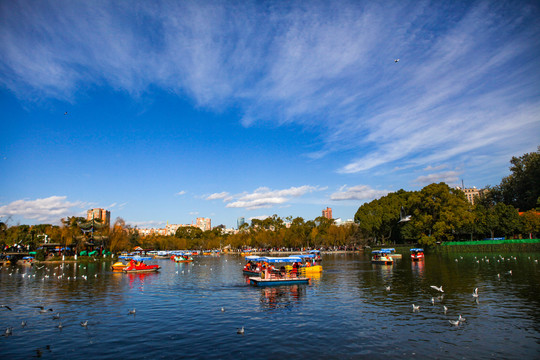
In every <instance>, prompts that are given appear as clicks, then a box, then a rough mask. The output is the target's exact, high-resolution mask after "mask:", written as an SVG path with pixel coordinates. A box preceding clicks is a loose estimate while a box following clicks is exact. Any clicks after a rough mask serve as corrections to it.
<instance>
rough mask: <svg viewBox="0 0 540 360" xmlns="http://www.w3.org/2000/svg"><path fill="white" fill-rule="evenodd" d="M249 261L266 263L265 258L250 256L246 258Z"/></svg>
mask: <svg viewBox="0 0 540 360" xmlns="http://www.w3.org/2000/svg"><path fill="white" fill-rule="evenodd" d="M244 259H246V260H247V261H264V256H258V255H248V256H246V257H244Z"/></svg>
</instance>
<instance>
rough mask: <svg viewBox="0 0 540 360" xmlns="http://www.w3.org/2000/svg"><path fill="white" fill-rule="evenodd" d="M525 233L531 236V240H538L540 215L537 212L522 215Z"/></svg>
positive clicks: (532, 211)
mask: <svg viewBox="0 0 540 360" xmlns="http://www.w3.org/2000/svg"><path fill="white" fill-rule="evenodd" d="M521 224H522V229H523V231H524V232H525V233H526V234H527V235H529V239H533V237H534V238H536V235H537V234H538V233H539V232H540V214H539V213H538V212H537V211H536V210H529V211H526V212H524V213H523V214H522V215H521Z"/></svg>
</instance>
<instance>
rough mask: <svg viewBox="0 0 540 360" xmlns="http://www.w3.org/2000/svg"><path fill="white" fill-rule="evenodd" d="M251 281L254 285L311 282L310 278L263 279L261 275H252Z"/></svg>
mask: <svg viewBox="0 0 540 360" xmlns="http://www.w3.org/2000/svg"><path fill="white" fill-rule="evenodd" d="M249 283H250V284H251V285H253V286H259V287H261V286H282V285H297V284H309V278H306V277H299V278H288V279H263V278H261V277H258V276H257V277H255V276H254V277H250V278H249Z"/></svg>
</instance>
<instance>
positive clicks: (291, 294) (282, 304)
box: [260, 285, 306, 310]
mask: <svg viewBox="0 0 540 360" xmlns="http://www.w3.org/2000/svg"><path fill="white" fill-rule="evenodd" d="M260 291H261V307H262V308H263V309H266V310H274V309H287V308H290V307H292V306H294V305H295V304H297V303H298V302H300V300H302V297H304V296H305V294H306V286H305V285H290V286H275V287H274V286H272V287H263V288H260Z"/></svg>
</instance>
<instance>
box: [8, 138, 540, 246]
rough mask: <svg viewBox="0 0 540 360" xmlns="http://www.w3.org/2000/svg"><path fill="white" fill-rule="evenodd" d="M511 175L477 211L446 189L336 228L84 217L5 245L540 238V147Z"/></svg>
mask: <svg viewBox="0 0 540 360" xmlns="http://www.w3.org/2000/svg"><path fill="white" fill-rule="evenodd" d="M510 163H511V167H510V171H511V174H510V175H509V176H507V177H505V178H504V179H502V182H501V184H500V185H497V186H494V187H490V186H487V188H486V191H485V192H484V193H483V195H482V196H480V197H479V198H476V199H475V200H476V201H475V204H474V205H471V204H470V203H469V202H468V201H467V199H466V198H465V194H464V193H463V192H462V191H461V190H459V189H457V188H452V187H450V186H448V185H447V184H445V183H438V184H435V183H434V184H430V185H428V186H426V187H424V188H423V189H421V190H419V191H405V190H399V191H397V192H394V193H390V194H388V195H386V196H383V197H381V198H379V199H375V200H373V201H371V202H369V203H365V204H363V205H361V206H360V207H359V208H358V211H357V212H356V214H355V215H354V223H345V224H342V225H336V224H335V223H334V222H333V220H331V219H326V218H324V217H318V218H316V219H314V220H305V219H303V218H302V217H296V218H293V217H287V218H280V217H279V216H277V215H273V216H271V217H268V218H266V219H264V220H259V219H253V220H252V221H251V224H244V225H243V226H242V227H241V228H240V229H239V231H238V232H236V233H234V234H228V233H224V232H223V228H221V227H216V228H214V229H212V230H209V231H202V230H200V229H199V228H197V227H181V228H179V229H178V231H177V232H176V234H174V235H171V236H163V235H151V236H139V233H138V231H137V229H136V228H134V227H131V226H130V225H128V224H126V222H125V221H124V220H123V219H121V218H117V219H116V221H115V222H114V224H113V225H112V226H111V227H109V226H105V225H104V224H101V223H100V222H99V221H97V220H94V221H87V220H86V219H84V218H81V217H75V216H74V217H68V218H66V219H62V221H61V225H60V226H56V225H50V224H39V225H33V226H30V225H16V226H7V224H6V223H4V222H0V245H2V248H5V247H6V246H13V245H14V244H15V245H16V246H21V247H22V248H23V250H27V249H36V248H37V247H38V246H39V244H41V243H43V241H44V240H45V239H48V241H49V242H50V243H56V244H58V245H59V247H61V248H63V249H68V248H69V249H70V251H80V250H84V249H87V248H88V247H91V248H95V247H101V248H102V249H108V250H110V251H112V252H118V251H123V250H131V249H133V248H134V247H135V246H140V247H142V248H143V249H155V250H160V249H212V248H225V247H230V248H231V249H242V248H264V249H270V248H274V249H276V248H292V249H300V248H333V249H334V248H341V249H354V248H361V247H363V246H366V245H376V244H387V245H388V244H419V245H421V246H432V245H435V244H445V243H448V242H451V241H471V240H472V241H474V240H480V239H485V238H500V237H503V238H506V239H514V238H537V237H538V236H539V235H540V216H539V211H540V147H539V149H538V151H536V152H533V153H529V154H525V155H523V156H521V157H513V158H512V159H511V161H510Z"/></svg>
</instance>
